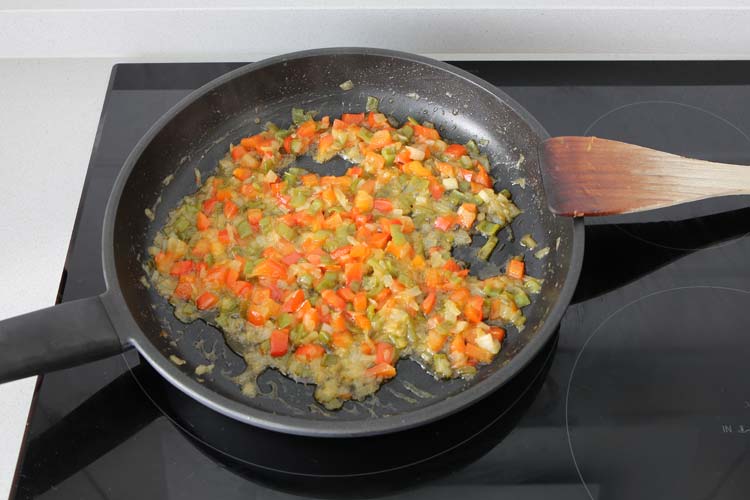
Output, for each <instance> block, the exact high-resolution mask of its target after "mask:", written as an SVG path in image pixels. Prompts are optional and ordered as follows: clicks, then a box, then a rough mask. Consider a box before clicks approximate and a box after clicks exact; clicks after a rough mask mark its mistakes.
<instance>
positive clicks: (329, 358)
mask: <svg viewBox="0 0 750 500" xmlns="http://www.w3.org/2000/svg"><path fill="white" fill-rule="evenodd" d="M339 359H340V358H339V357H338V356H336V355H335V354H326V355H325V356H324V357H323V366H325V367H329V366H333V365H335V364H336V363H338V362H339Z"/></svg>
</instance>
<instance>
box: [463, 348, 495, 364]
mask: <svg viewBox="0 0 750 500" xmlns="http://www.w3.org/2000/svg"><path fill="white" fill-rule="evenodd" d="M466 355H467V356H468V357H470V358H474V359H476V360H477V361H479V362H480V363H489V362H490V361H492V353H491V352H488V351H485V350H484V349H482V348H481V347H478V346H476V345H474V344H466Z"/></svg>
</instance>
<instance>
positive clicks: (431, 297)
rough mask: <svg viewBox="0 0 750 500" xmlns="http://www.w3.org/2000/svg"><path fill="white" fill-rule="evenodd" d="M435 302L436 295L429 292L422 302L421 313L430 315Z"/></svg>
mask: <svg viewBox="0 0 750 500" xmlns="http://www.w3.org/2000/svg"><path fill="white" fill-rule="evenodd" d="M436 301H437V295H436V294H435V292H430V293H428V294H427V297H425V299H424V300H423V301H422V312H423V313H425V314H430V313H431V312H432V309H433V308H434V307H435V302H436Z"/></svg>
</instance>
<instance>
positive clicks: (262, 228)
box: [149, 82, 549, 409]
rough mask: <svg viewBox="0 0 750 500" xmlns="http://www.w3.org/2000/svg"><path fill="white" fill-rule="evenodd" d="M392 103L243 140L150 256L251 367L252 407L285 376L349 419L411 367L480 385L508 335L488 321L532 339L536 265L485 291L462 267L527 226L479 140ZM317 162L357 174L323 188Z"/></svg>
mask: <svg viewBox="0 0 750 500" xmlns="http://www.w3.org/2000/svg"><path fill="white" fill-rule="evenodd" d="M352 85H353V84H352V83H351V82H344V84H342V89H351V88H352ZM379 104H380V101H379V100H378V99H377V98H375V97H370V98H368V100H367V105H366V112H363V113H344V114H342V115H341V116H340V117H338V118H335V117H330V116H323V117H321V118H319V119H318V118H317V115H316V113H315V112H314V111H305V110H303V109H301V108H295V109H292V112H291V118H292V125H291V126H288V127H286V128H283V127H285V126H286V125H288V124H279V125H277V124H274V123H270V122H269V123H266V125H265V126H264V129H263V130H261V131H260V132H258V133H255V134H254V135H250V136H248V137H244V138H241V139H240V141H239V144H237V145H234V146H230V148H229V151H228V153H227V155H226V157H225V158H223V159H222V160H220V162H219V166H218V168H217V170H216V172H215V173H214V175H213V176H210V177H208V178H206V179H203V177H204V176H198V177H196V179H197V181H198V183H199V188H198V191H197V192H196V193H195V194H193V195H190V196H188V197H186V198H185V199H184V200H183V201H182V202H181V203H180V205H179V206H178V207H177V209H175V210H174V211H173V212H172V213H170V215H169V217H168V220H167V223H166V225H165V227H164V228H163V230H162V231H160V232H159V233H158V234H157V237H156V238H155V240H154V246H153V247H152V248H151V249H149V253H150V255H152V256H153V261H152V265H153V267H154V272H153V274H152V281H153V284H154V285H155V289H156V290H158V291H159V293H161V294H162V295H164V296H165V297H166V298H167V299H168V300H169V301H170V302H171V303H172V304H173V305H174V306H175V307H176V310H175V313H176V315H177V316H178V317H179V318H180V319H183V320H185V321H192V320H194V319H196V318H204V319H205V320H207V321H210V322H211V323H212V324H216V325H218V326H219V327H220V328H221V329H222V330H223V331H224V333H225V335H226V337H227V339H228V340H229V341H230V342H231V345H232V347H233V348H235V349H237V350H238V354H241V355H242V356H243V357H244V358H245V360H246V361H247V371H246V373H244V374H242V375H241V376H240V377H238V380H242V381H243V384H244V387H243V388H244V390H245V392H246V393H248V394H252V393H254V391H256V388H255V387H254V385H253V384H254V382H253V381H254V380H255V378H256V377H257V376H258V374H260V373H261V372H262V371H263V370H264V369H265V368H267V367H273V368H276V369H278V370H279V371H281V372H282V373H284V374H286V375H289V376H291V377H293V378H295V379H297V380H304V381H310V382H313V383H315V384H317V389H316V392H315V397H316V399H317V400H318V401H320V402H321V403H322V404H323V405H324V406H325V407H326V408H328V409H335V408H338V407H340V406H341V404H343V402H344V401H346V400H348V399H356V400H361V399H363V398H364V397H366V396H367V395H368V394H371V393H373V392H374V391H375V390H376V389H377V387H378V386H379V385H380V384H381V383H382V382H383V381H385V380H387V379H389V378H391V377H394V376H395V375H396V366H395V365H396V363H397V361H398V359H399V358H401V357H404V356H411V357H412V358H414V359H417V360H419V362H420V363H421V364H423V366H426V367H428V369H429V370H431V371H432V373H433V374H434V375H435V376H436V377H438V378H454V377H464V378H467V377H471V376H473V374H475V373H476V365H478V364H481V363H490V362H492V360H493V359H494V357H495V356H496V355H497V353H498V352H499V350H500V348H501V345H502V342H503V340H504V338H505V330H504V329H503V328H500V327H498V326H491V325H490V324H488V323H487V322H489V321H493V322H499V323H501V324H507V325H513V326H516V327H518V328H522V327H523V324H524V321H525V318H524V315H523V313H522V310H521V309H522V308H524V307H526V306H528V305H529V304H530V302H531V296H533V294H536V293H538V292H539V291H540V289H541V287H542V281H541V280H538V279H536V278H534V277H532V276H527V275H526V274H525V266H524V262H523V256H518V257H515V258H513V259H511V260H510V261H509V262H508V265H507V267H506V274H505V275H502V276H494V277H490V278H487V279H483V280H480V279H478V278H476V277H474V276H472V275H470V274H469V269H468V266H466V265H465V264H464V263H463V262H461V261H459V260H457V258H458V257H457V255H458V252H457V253H456V255H455V256H454V254H453V250H454V249H455V248H457V247H459V246H460V245H468V244H470V243H471V242H472V234H475V233H476V234H480V235H482V236H483V237H485V238H487V241H486V242H485V243H484V244H483V245H482V246H481V248H480V249H479V250H478V257H479V258H480V259H485V260H486V259H488V258H489V257H490V255H491V254H492V253H493V251H496V249H497V246H498V245H500V243H499V242H498V233H499V231H500V230H501V229H503V228H506V227H507V228H508V233H509V234H511V231H510V227H508V225H509V224H510V223H511V221H512V220H513V219H514V218H515V217H516V216H517V215H519V213H520V210H519V209H518V207H516V206H515V205H514V204H513V203H512V202H511V201H510V193H509V192H507V191H504V190H503V191H500V192H499V193H497V192H495V191H494V189H493V186H494V180H493V178H492V177H491V175H490V168H489V167H490V165H489V162H488V159H487V157H486V156H484V155H482V154H481V153H480V151H479V148H478V147H477V145H476V143H475V142H474V141H469V142H468V143H467V144H466V145H465V146H464V145H460V144H452V143H450V142H448V141H445V140H443V139H441V137H440V132H439V131H438V130H437V129H436V128H435V126H434V125H433V124H431V123H429V122H422V123H420V122H418V121H417V120H416V119H414V118H408V119H407V123H405V124H404V125H403V126H401V127H399V123H398V121H397V120H395V119H394V118H393V117H390V116H386V115H385V114H383V113H381V112H379V110H378V106H379ZM302 154H308V155H310V156H311V157H312V159H313V160H314V161H315V162H319V163H323V162H326V161H328V160H330V159H331V158H333V157H335V156H340V157H342V158H344V159H346V160H348V161H350V162H351V163H352V165H351V166H350V167H349V168H348V170H346V173H345V174H344V175H339V176H334V175H319V174H317V173H311V172H308V171H306V170H304V169H302V168H299V167H298V166H296V165H295V163H294V162H295V157H296V156H298V155H302ZM201 183H202V184H201ZM472 228H475V231H472ZM521 241H522V244H524V245H527V246H528V247H529V248H532V247H533V246H534V244H535V242H533V243H532V240H531V237H530V236H528V237H526V236H525V237H524V238H522V239H521ZM542 250H544V249H542ZM547 251H549V249H547ZM540 252H541V250H540ZM536 255H538V256H539V255H541V254H540V253H539V252H537V254H536Z"/></svg>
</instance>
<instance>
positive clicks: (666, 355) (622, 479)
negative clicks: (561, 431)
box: [565, 286, 750, 500]
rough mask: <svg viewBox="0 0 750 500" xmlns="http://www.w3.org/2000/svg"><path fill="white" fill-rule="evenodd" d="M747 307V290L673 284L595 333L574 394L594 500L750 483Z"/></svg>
mask: <svg viewBox="0 0 750 500" xmlns="http://www.w3.org/2000/svg"><path fill="white" fill-rule="evenodd" d="M749 303H750V292H749V291H746V290H739V289H733V288H723V287H714V286H696V287H686V288H674V289H669V290H663V291H659V292H655V293H652V294H650V295H646V296H644V297H642V298H640V299H637V300H635V301H633V302H630V303H629V304H626V305H624V306H623V307H621V308H620V309H618V310H617V311H615V312H614V313H612V314H611V315H610V316H609V317H607V318H606V319H605V320H604V322H602V323H601V324H600V326H599V327H597V328H596V329H595V330H594V331H593V332H592V333H591V335H590V336H589V337H588V338H587V340H586V341H585V342H584V344H583V346H582V348H581V350H580V352H579V353H578V356H577V357H576V359H575V362H574V364H573V368H572V370H571V373H570V378H569V381H568V388H567V393H566V399H565V422H566V431H567V437H568V444H569V447H570V452H571V454H572V457H573V462H574V464H575V467H576V470H577V472H578V475H579V477H580V479H581V481H582V482H583V485H584V487H585V489H586V492H587V493H588V495H589V497H590V498H592V499H594V498H598V496H599V495H600V494H605V495H606V497H607V498H611V499H621V498H622V499H628V498H643V499H646V498H680V499H683V500H688V499H691V498H695V499H704V498H741V497H743V492H745V493H746V492H747V491H750V464H749V463H748V462H747V461H746V460H744V457H745V456H746V455H747V454H748V453H749V452H750V390H749V389H748V388H749V387H750V385H748V382H747V363H748V360H749V359H750V307H748V304H749ZM605 490H606V492H605Z"/></svg>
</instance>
